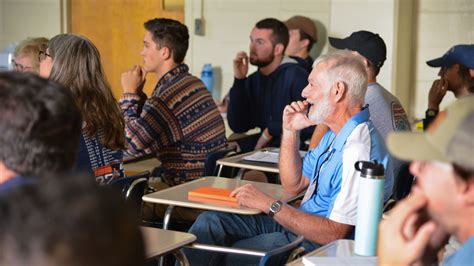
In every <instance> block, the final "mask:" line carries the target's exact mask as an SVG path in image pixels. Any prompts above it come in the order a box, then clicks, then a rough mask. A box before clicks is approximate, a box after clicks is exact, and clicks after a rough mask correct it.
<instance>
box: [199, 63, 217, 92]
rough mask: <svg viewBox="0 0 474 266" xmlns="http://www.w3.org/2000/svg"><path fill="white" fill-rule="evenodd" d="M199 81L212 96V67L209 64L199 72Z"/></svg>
mask: <svg viewBox="0 0 474 266" xmlns="http://www.w3.org/2000/svg"><path fill="white" fill-rule="evenodd" d="M201 80H202V82H203V83H204V85H205V86H206V88H207V90H208V91H209V92H210V93H211V94H212V90H213V89H214V80H213V75H212V65H211V64H204V67H203V68H202V72H201Z"/></svg>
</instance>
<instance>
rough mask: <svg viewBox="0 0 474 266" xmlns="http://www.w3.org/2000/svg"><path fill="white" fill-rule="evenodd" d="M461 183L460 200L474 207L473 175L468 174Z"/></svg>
mask: <svg viewBox="0 0 474 266" xmlns="http://www.w3.org/2000/svg"><path fill="white" fill-rule="evenodd" d="M463 183H464V184H463V185H462V189H461V191H460V193H462V194H461V199H462V201H463V202H464V203H465V204H466V205H468V206H473V207H474V176H470V177H469V179H468V180H467V181H465V182H463Z"/></svg>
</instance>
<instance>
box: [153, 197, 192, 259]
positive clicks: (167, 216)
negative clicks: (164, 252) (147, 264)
mask: <svg viewBox="0 0 474 266" xmlns="http://www.w3.org/2000/svg"><path fill="white" fill-rule="evenodd" d="M173 210H174V206H173V205H168V207H167V208H166V211H165V216H164V217H163V229H164V230H168V227H169V224H170V219H171V214H172V213H173ZM164 258H165V257H164V256H161V257H160V259H159V261H158V265H159V266H163V265H164V263H165V260H164ZM188 265H189V264H188Z"/></svg>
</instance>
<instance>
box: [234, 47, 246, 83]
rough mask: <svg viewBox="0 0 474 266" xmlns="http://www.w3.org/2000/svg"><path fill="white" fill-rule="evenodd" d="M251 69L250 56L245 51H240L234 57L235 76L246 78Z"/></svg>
mask: <svg viewBox="0 0 474 266" xmlns="http://www.w3.org/2000/svg"><path fill="white" fill-rule="evenodd" d="M248 71H249V57H248V55H247V53H245V52H243V51H242V52H239V53H237V55H236V56H235V59H234V77H235V78H236V79H244V78H245V77H247V72H248Z"/></svg>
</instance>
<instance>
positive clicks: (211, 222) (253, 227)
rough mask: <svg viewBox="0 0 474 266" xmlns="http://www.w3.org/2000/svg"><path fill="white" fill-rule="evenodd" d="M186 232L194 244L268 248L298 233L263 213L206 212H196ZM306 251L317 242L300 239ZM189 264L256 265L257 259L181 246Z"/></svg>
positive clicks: (255, 248)
mask: <svg viewBox="0 0 474 266" xmlns="http://www.w3.org/2000/svg"><path fill="white" fill-rule="evenodd" d="M189 232H190V233H192V234H194V235H196V237H197V240H196V243H201V244H209V245H216V246H225V247H229V246H232V247H238V248H243V249H251V250H258V251H270V250H272V249H275V248H278V247H281V246H284V245H286V244H289V243H290V242H291V241H293V240H294V239H295V238H296V237H297V236H296V235H295V234H293V233H291V232H290V231H288V230H286V229H285V228H284V227H282V226H281V225H280V224H278V223H277V222H275V220H273V219H272V218H270V217H268V216H266V215H236V214H230V213H224V212H205V213H202V214H201V215H199V217H198V218H197V219H196V221H195V222H194V224H193V226H192V227H191V228H190V229H189ZM303 247H304V248H305V250H306V251H311V250H314V249H315V248H317V247H319V245H317V244H314V243H312V242H309V241H307V240H304V241H303ZM184 253H185V254H186V257H187V258H188V260H189V262H190V263H191V265H223V264H224V263H225V265H234V264H235V265H257V264H258V263H259V260H260V258H259V257H255V256H248V255H235V254H228V255H226V254H225V253H220V252H210V251H203V250H197V249H184Z"/></svg>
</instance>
